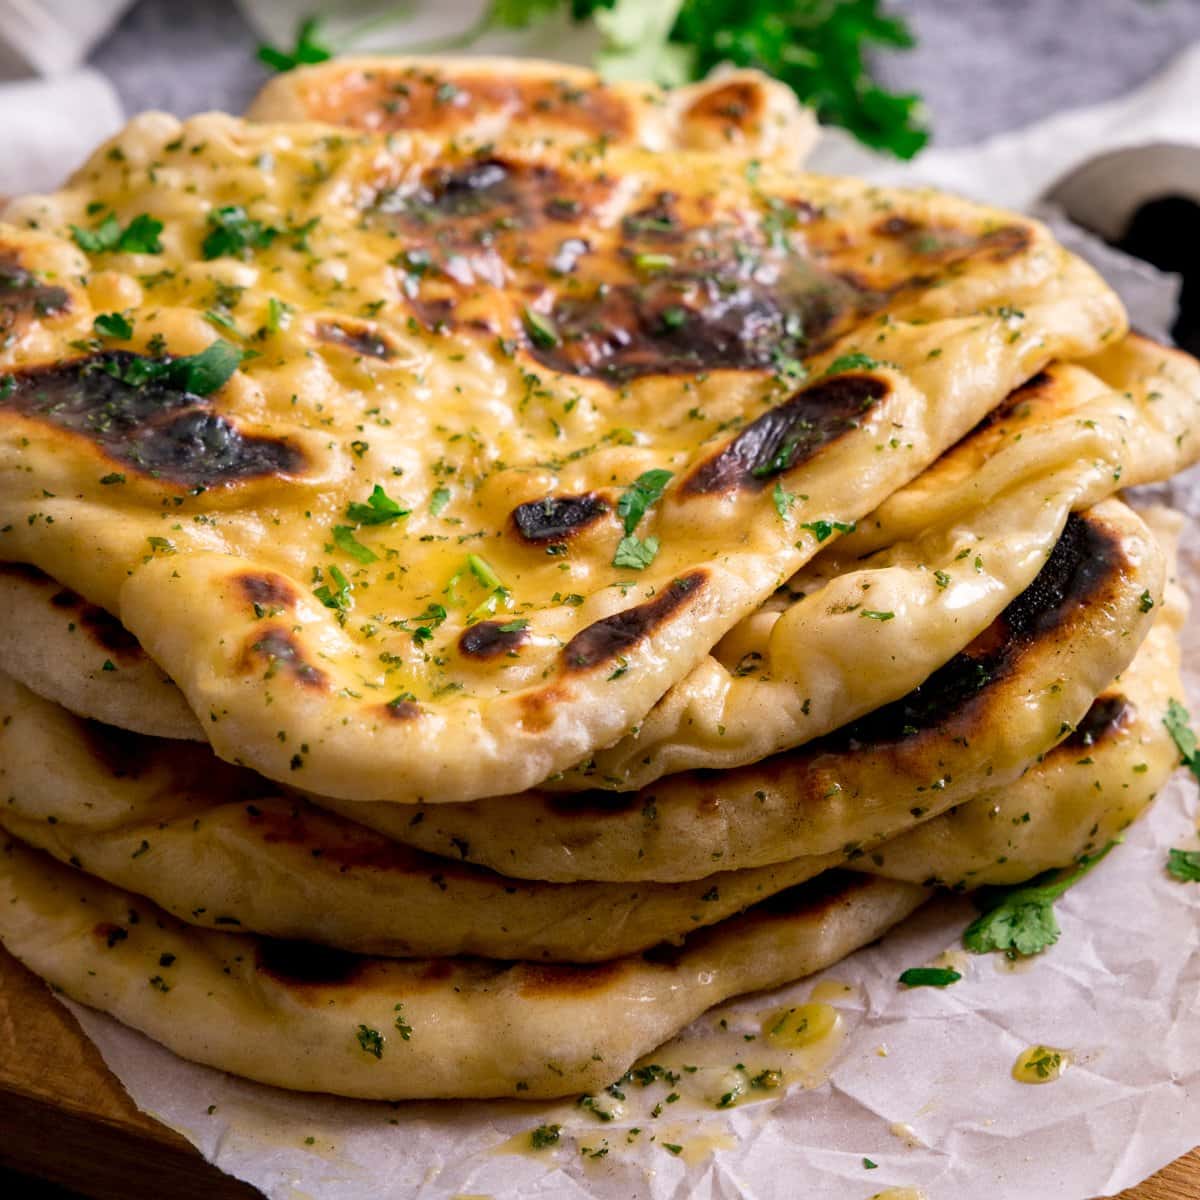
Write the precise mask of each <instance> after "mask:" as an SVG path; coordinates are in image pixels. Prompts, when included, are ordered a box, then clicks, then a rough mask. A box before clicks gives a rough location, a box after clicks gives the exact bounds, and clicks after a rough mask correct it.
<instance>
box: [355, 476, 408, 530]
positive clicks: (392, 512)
mask: <svg viewBox="0 0 1200 1200" xmlns="http://www.w3.org/2000/svg"><path fill="white" fill-rule="evenodd" d="M410 512H412V509H410V508H404V507H403V506H402V505H401V504H398V503H397V502H396V501H395V500H393V499H392V498H391V496H389V495H388V494H387V492H385V491H384V490H383V488H382V487H380V485H379V484H376V485H375V487H374V489H373V490H372V492H371V494H370V495H369V496H368V497H367V502H366V504H359V503H357V502H355V501H353V500H352V501H351V502H350V503H349V504H348V505H347V506H346V516H347V517H348V518H349V519H350V520H351V521H353V522H354V523H355V525H387V524H388V523H389V522H391V521H398V520H399V519H400V518H401V517H407V516H408V514H409V513H410Z"/></svg>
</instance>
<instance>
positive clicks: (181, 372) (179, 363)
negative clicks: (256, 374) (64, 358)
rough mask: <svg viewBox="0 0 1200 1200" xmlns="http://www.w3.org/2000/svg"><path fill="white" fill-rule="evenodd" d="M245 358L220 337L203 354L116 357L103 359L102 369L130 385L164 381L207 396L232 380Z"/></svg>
mask: <svg viewBox="0 0 1200 1200" xmlns="http://www.w3.org/2000/svg"><path fill="white" fill-rule="evenodd" d="M242 357H243V355H242V351H240V350H239V349H238V348H237V347H236V346H231V345H230V344H229V343H228V342H225V341H221V340H220V339H218V340H217V341H215V342H213V343H212V344H211V345H209V346H206V347H205V348H204V349H203V350H201V351H200V353H199V354H185V355H181V356H180V357H179V358H140V357H139V358H130V359H122V358H115V357H114V358H110V359H105V360H103V361H101V362H100V364H99V368H100V370H102V371H105V372H106V373H107V374H109V375H111V376H112V377H113V378H114V379H119V380H120V381H121V382H122V383H125V384H128V385H129V386H130V387H135V388H136V387H143V386H144V385H145V384H148V383H164V384H166V385H167V386H168V387H173V388H178V389H179V390H180V391H183V392H191V393H192V395H194V396H207V395H210V394H211V393H212V392H215V391H216V390H217V389H218V388H219V387H221V386H222V385H223V384H224V383H225V382H226V381H227V380H228V379H229V377H230V376H231V375H232V374H233V373H234V371H236V370H237V368H238V365H239V364H240V363H241V361H242Z"/></svg>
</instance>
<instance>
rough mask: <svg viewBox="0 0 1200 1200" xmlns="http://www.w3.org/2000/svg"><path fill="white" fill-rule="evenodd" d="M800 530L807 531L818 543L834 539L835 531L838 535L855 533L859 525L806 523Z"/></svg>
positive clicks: (839, 522)
mask: <svg viewBox="0 0 1200 1200" xmlns="http://www.w3.org/2000/svg"><path fill="white" fill-rule="evenodd" d="M800 528H801V529H807V530H808V531H809V533H811V534H812V535H813V536H814V537H815V538H816V539H817V541H818V542H825V541H828V540H829V539H830V538H831V537H833V534H834V531H835V530H836V531H837V532H838V533H853V532H854V531H855V529H856V528H858V525H857V522H855V521H805V522H804V524H803V525H801V526H800Z"/></svg>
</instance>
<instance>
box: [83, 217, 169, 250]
mask: <svg viewBox="0 0 1200 1200" xmlns="http://www.w3.org/2000/svg"><path fill="white" fill-rule="evenodd" d="M162 230H163V223H162V222H161V221H156V220H155V219H154V218H153V217H152V216H150V215H149V214H148V213H139V214H138V215H137V216H136V217H134V218H133V220H132V221H130V222H129V224H128V225H127V226H125V228H122V227H121V222H120V221H118V220H117V216H116V213H112V212H110V213H109V214H108V215H107V216H106V217H105V218H104V220H103V221H101V222H100V224H99V225H97V226H96V227H95V228H94V229H81V228H80V227H79V226H78V225H72V226H71V236H72V237H73V238H74V239H75V244H76V245H77V246H78V247H79V248H80V250H84V251H86V252H87V253H88V254H103V253H105V252H106V251H111V250H115V251H117V252H119V253H121V254H161V253H162V243H161V242H159V240H158V235H159V234H160V233H162Z"/></svg>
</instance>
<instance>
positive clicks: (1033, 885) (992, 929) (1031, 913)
mask: <svg viewBox="0 0 1200 1200" xmlns="http://www.w3.org/2000/svg"><path fill="white" fill-rule="evenodd" d="M1115 845H1116V843H1115V842H1109V844H1108V845H1107V846H1105V847H1104V849H1103V850H1101V851H1100V852H1099V853H1098V854H1093V855H1090V856H1086V857H1084V858H1081V859H1080V860H1079V862H1078V864H1077V865H1076V866H1075V867H1073V868H1070V869H1067V870H1065V871H1047V872H1044V873H1043V874H1042V875H1039V876H1037V878H1035V879H1033V880H1031V881H1030V882H1029V883H1025V884H1021V885H1020V886H1018V887H1015V888H1000V889H997V892H998V894H999V898H998V899H995V896H996V892H992V893H991V895H990V896H988V895H984V896H983V897H981V898H982V899H983V900H984V902H985V903H986V902H987V901H988V900H989V899H992V900H994V903H991V904H990V905H989V907H988V909H987V911H986V912H984V913H983V915H982V916H979V917H977V918H976V919H975V920H974V921H972V922H971V924H970V925H968V926H967V928H966V931H965V932H964V933H963V945H964V946H966V948H967V949H968V950H971V951H973V952H974V953H975V954H986V953H987V952H988V951H989V950H1003V951H1004V952H1005V955H1006V956H1007V957H1008V958H1017V957H1018V956H1022V955H1032V954H1038V953H1040V952H1041V951H1043V950H1045V948H1046V947H1047V946H1052V945H1054V943H1055V942H1057V941H1058V939H1059V936H1060V934H1061V933H1062V930H1061V929H1060V928H1059V925H1058V919H1057V918H1056V917H1055V915H1054V902H1055V900H1057V899H1058V898H1059V897H1060V896H1061V895H1062V894H1063V893H1064V892H1065V891H1067V889H1068V888H1071V887H1073V886H1074V885H1075V884H1077V883H1078V882H1079V881H1080V880H1081V879H1082V878H1083V877H1084V876H1085V875H1086V874H1087V873H1088V872H1089V871H1090V870H1091V869H1092V868H1093V867H1094V866H1095V865H1096V864H1097V863H1098V862H1099V861H1100V860H1101V859H1102V858H1103V857H1104V856H1105V855H1106V854H1107V853H1108V852H1109V851H1110V850H1111V849H1112V848H1113V846H1115ZM989 891H990V889H989Z"/></svg>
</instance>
